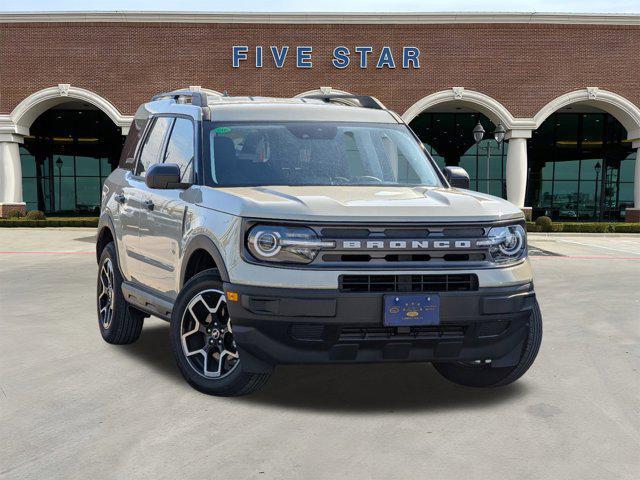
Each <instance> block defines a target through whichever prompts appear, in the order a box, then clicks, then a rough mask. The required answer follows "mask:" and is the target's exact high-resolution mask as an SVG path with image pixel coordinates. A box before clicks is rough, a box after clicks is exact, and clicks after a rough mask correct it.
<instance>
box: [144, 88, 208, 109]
mask: <svg viewBox="0 0 640 480" xmlns="http://www.w3.org/2000/svg"><path fill="white" fill-rule="evenodd" d="M181 97H183V98H184V97H188V98H190V99H191V105H195V106H196V107H206V106H207V105H208V104H207V94H206V93H204V92H200V91H196V90H188V89H183V90H173V91H172V92H164V93H158V94H156V95H154V96H153V97H151V101H152V102H155V101H156V100H165V99H173V100H175V101H176V102H177V101H178V99H179V98H181Z"/></svg>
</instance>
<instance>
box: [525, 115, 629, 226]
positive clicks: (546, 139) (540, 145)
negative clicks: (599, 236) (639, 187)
mask: <svg viewBox="0 0 640 480" xmlns="http://www.w3.org/2000/svg"><path fill="white" fill-rule="evenodd" d="M551 127H552V128H551ZM625 138H626V131H625V130H624V127H622V125H621V124H620V122H618V121H617V120H616V119H615V118H614V117H612V116H611V115H609V114H607V113H556V114H554V115H552V116H550V117H549V118H548V119H547V120H546V121H545V122H544V123H543V124H542V125H541V127H540V128H539V129H538V130H536V131H535V132H534V133H533V137H532V139H531V141H530V142H529V150H528V153H529V179H528V190H527V195H528V199H527V203H529V204H530V205H532V206H533V207H534V208H536V207H538V208H539V207H541V206H544V207H545V208H544V209H540V210H538V211H534V216H536V215H541V214H548V215H551V216H552V217H553V218H555V219H562V220H620V219H622V217H623V210H624V208H626V207H625V201H624V200H623V196H624V195H626V192H624V193H623V190H624V188H625V187H624V181H625V178H628V179H629V181H631V180H632V179H633V177H632V175H633V168H632V166H633V162H634V160H633V159H634V157H635V152H634V151H633V150H632V149H631V145H630V143H629V142H627V141H626V140H625ZM550 146H551V147H550ZM576 181H577V182H576ZM549 189H551V191H553V195H552V196H551V197H549ZM549 201H551V203H549Z"/></svg>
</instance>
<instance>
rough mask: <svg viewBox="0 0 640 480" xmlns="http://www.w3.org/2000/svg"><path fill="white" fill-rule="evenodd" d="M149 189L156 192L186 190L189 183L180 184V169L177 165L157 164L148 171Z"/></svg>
mask: <svg viewBox="0 0 640 480" xmlns="http://www.w3.org/2000/svg"><path fill="white" fill-rule="evenodd" d="M144 181H145V183H146V184H147V187H149V188H153V189H156V190H170V189H183V190H184V189H185V188H188V187H189V186H190V184H189V183H181V182H180V167H178V165H176V164H175V163H156V164H155V165H151V167H149V170H147V175H146V176H145V179H144Z"/></svg>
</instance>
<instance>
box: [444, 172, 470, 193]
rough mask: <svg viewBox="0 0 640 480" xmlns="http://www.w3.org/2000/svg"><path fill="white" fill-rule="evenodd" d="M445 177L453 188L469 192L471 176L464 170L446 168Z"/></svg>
mask: <svg viewBox="0 0 640 480" xmlns="http://www.w3.org/2000/svg"><path fill="white" fill-rule="evenodd" d="M444 176H445V177H446V178H447V181H448V182H449V185H451V186H452V187H455V188H463V189H465V190H469V174H468V173H467V171H466V170H465V169H464V168H462V167H445V168H444Z"/></svg>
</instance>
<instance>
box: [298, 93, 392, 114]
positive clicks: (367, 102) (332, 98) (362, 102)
mask: <svg viewBox="0 0 640 480" xmlns="http://www.w3.org/2000/svg"><path fill="white" fill-rule="evenodd" d="M302 98H303V99H306V98H314V99H316V100H322V101H323V102H327V103H331V102H340V100H351V101H355V102H356V103H358V104H359V105H357V106H359V107H362V108H373V109H375V110H386V109H387V108H386V107H385V106H384V105H383V104H382V102H380V100H378V99H377V98H376V97H372V96H370V95H351V94H344V93H327V94H317V95H307V96H305V97H302Z"/></svg>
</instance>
